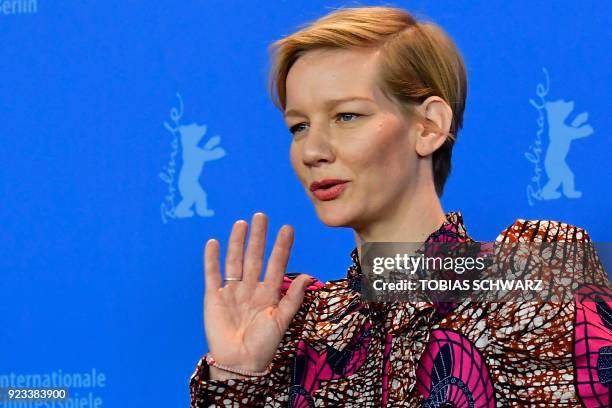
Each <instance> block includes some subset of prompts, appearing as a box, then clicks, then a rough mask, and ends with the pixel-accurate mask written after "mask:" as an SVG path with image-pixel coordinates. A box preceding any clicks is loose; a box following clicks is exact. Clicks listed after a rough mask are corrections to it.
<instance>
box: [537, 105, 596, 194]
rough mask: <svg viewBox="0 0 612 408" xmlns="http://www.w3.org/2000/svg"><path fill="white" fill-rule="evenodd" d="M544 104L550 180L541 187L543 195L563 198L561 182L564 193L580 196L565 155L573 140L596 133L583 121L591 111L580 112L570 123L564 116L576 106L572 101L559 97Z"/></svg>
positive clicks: (546, 163)
mask: <svg viewBox="0 0 612 408" xmlns="http://www.w3.org/2000/svg"><path fill="white" fill-rule="evenodd" d="M545 108H546V115H547V120H548V138H549V143H548V149H547V150H546V157H545V158H544V169H545V170H546V175H547V176H548V178H549V180H548V182H547V183H546V185H545V186H544V187H543V188H542V192H541V197H542V198H543V199H545V200H554V199H557V198H560V197H561V194H560V193H559V192H558V191H557V188H559V186H561V185H562V186H563V194H564V195H565V196H566V197H567V198H580V197H581V196H582V193H581V192H580V191H577V190H575V188H574V173H573V172H572V170H571V169H570V168H569V166H568V165H567V162H566V161H565V158H566V157H567V154H568V153H569V149H570V144H571V142H572V141H573V140H575V139H580V138H583V137H587V136H590V135H591V134H592V133H593V128H592V127H591V126H590V125H582V124H583V123H584V122H586V121H587V119H588V113H587V112H583V113H581V114H579V115H578V116H576V118H575V119H574V120H573V121H572V124H571V125H567V124H566V123H565V120H566V119H567V117H568V116H569V114H570V113H571V112H572V111H573V110H574V102H573V101H564V100H563V99H559V100H558V101H554V102H546V104H545Z"/></svg>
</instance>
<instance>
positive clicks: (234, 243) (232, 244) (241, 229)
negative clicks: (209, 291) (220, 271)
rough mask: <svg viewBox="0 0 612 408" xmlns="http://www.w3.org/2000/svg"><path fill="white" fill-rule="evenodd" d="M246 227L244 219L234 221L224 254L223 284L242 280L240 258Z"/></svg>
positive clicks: (241, 257) (242, 251) (241, 258)
mask: <svg viewBox="0 0 612 408" xmlns="http://www.w3.org/2000/svg"><path fill="white" fill-rule="evenodd" d="M247 229H248V224H247V222H246V221H244V220H239V221H236V222H235V223H234V226H233V228H232V233H231V234H230V238H229V243H228V246H227V254H226V256H225V278H224V280H223V283H224V285H228V284H235V283H238V282H240V281H241V280H242V260H243V253H244V242H245V239H246V233H247Z"/></svg>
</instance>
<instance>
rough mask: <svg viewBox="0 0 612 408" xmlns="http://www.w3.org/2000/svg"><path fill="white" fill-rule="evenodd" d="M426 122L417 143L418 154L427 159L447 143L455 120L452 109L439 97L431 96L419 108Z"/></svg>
mask: <svg viewBox="0 0 612 408" xmlns="http://www.w3.org/2000/svg"><path fill="white" fill-rule="evenodd" d="M417 110H418V112H419V113H420V114H421V116H422V117H423V118H425V120H426V122H427V123H426V124H425V125H424V126H423V127H421V128H422V129H423V131H422V132H421V133H420V134H419V135H418V138H417V141H416V152H417V153H418V155H419V156H422V157H426V156H429V155H430V154H433V152H435V151H436V150H438V148H439V147H440V146H442V144H444V142H445V141H446V138H447V135H448V132H449V130H450V126H451V122H452V120H453V111H452V109H451V107H450V106H449V105H448V104H447V103H446V102H445V101H444V99H442V98H440V97H439V96H430V97H429V98H427V99H425V100H424V101H423V103H421V105H420V106H418V107H417Z"/></svg>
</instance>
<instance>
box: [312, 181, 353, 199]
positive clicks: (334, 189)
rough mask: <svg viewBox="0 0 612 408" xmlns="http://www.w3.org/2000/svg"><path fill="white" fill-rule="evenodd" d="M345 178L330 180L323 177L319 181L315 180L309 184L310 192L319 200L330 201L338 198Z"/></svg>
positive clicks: (344, 183) (345, 182)
mask: <svg viewBox="0 0 612 408" xmlns="http://www.w3.org/2000/svg"><path fill="white" fill-rule="evenodd" d="M347 183H348V181H347V180H335V179H334V180H330V179H325V180H321V181H315V182H314V183H312V184H311V185H310V191H311V192H312V194H313V195H314V196H315V197H317V198H318V199H319V200H321V201H330V200H334V199H336V198H338V197H339V196H340V194H342V191H344V188H345V187H346V185H347Z"/></svg>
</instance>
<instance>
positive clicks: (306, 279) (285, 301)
mask: <svg viewBox="0 0 612 408" xmlns="http://www.w3.org/2000/svg"><path fill="white" fill-rule="evenodd" d="M310 282H312V277H310V276H308V275H306V274H301V275H300V276H298V277H297V278H295V279H294V280H293V282H291V285H290V286H289V289H287V293H286V294H285V296H283V297H282V298H281V300H280V302H279V303H278V316H279V319H280V324H281V325H282V327H283V328H285V329H286V328H287V327H289V323H291V320H293V316H295V314H296V313H297V311H298V310H299V309H300V306H301V305H302V302H303V300H304V292H306V288H307V287H308V285H309V284H310Z"/></svg>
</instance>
